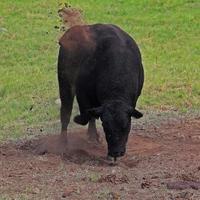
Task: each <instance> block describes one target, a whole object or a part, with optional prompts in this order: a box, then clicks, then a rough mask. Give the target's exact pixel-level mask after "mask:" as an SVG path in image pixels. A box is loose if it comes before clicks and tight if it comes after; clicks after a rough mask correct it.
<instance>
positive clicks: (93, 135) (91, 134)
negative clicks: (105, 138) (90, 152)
mask: <svg viewBox="0 0 200 200" xmlns="http://www.w3.org/2000/svg"><path fill="white" fill-rule="evenodd" d="M95 121H96V120H95V118H92V119H91V120H90V121H89V124H88V131H87V135H88V139H89V141H91V142H97V143H99V142H100V137H99V134H98V132H97V128H96V122H95Z"/></svg>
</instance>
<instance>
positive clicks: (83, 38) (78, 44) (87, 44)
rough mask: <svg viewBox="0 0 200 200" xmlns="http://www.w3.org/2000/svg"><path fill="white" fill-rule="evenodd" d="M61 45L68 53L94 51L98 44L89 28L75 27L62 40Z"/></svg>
mask: <svg viewBox="0 0 200 200" xmlns="http://www.w3.org/2000/svg"><path fill="white" fill-rule="evenodd" d="M59 44H60V45H62V46H63V47H64V48H65V49H67V50H68V51H75V50H78V49H80V48H81V49H85V50H90V49H94V48H95V45H96V43H95V42H94V39H93V37H92V33H91V31H90V29H89V27H88V26H74V27H72V28H71V29H69V30H68V31H67V32H65V34H64V35H63V36H62V37H61V38H60V40H59Z"/></svg>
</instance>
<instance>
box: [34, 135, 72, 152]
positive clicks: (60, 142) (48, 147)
mask: <svg viewBox="0 0 200 200" xmlns="http://www.w3.org/2000/svg"><path fill="white" fill-rule="evenodd" d="M67 150H68V149H67V139H66V137H63V136H62V135H53V136H48V137H44V138H42V139H41V140H40V141H39V143H38V145H37V146H36V148H35V151H34V153H35V154H37V155H44V154H46V153H52V154H57V155H63V154H65V153H67Z"/></svg>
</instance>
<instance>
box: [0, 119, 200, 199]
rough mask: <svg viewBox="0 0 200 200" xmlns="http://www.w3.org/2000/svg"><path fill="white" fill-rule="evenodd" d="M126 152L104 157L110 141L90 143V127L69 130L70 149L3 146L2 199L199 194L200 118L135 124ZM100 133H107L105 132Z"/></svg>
mask: <svg viewBox="0 0 200 200" xmlns="http://www.w3.org/2000/svg"><path fill="white" fill-rule="evenodd" d="M134 128H135V129H134V130H133V132H134V134H133V133H130V137H129V142H128V149H127V155H126V156H125V157H123V158H121V159H120V160H119V162H118V165H116V166H112V167H110V166H109V164H108V163H107V161H106V159H105V158H106V143H105V140H103V142H102V143H101V144H98V145H97V144H95V143H91V142H88V140H87V137H86V133H85V132H86V130H83V129H76V130H71V131H69V138H68V144H67V148H66V149H65V150H66V151H65V152H64V153H63V154H60V155H59V156H58V155H55V154H52V153H49V154H45V155H42V156H39V155H37V154H35V149H36V147H37V145H38V144H40V142H41V141H42V140H47V141H48V142H49V148H50V147H52V145H53V146H54V144H55V143H54V142H55V141H57V139H58V138H59V135H50V136H49V135H48V136H43V137H38V138H37V139H34V140H26V141H23V140H21V141H18V142H17V143H16V142H9V143H7V144H4V145H1V146H0V165H1V173H0V194H1V195H0V197H1V198H2V199H13V198H14V199H61V198H67V199H127V200H130V199H133V197H134V199H135V200H139V199H149V200H151V199H164V200H165V199H180V200H183V199H191V200H192V199H200V187H199V183H200V179H199V177H200V154H199V147H200V139H199V134H200V119H199V118H197V119H193V120H188V121H185V122H184V123H181V122H180V123H178V122H177V123H172V124H170V123H168V124H165V125H164V124H163V125H160V126H159V127H157V128H156V129H155V127H146V128H145V127H144V128H143V129H137V127H134ZM100 132H101V135H102V138H104V135H103V132H102V131H100Z"/></svg>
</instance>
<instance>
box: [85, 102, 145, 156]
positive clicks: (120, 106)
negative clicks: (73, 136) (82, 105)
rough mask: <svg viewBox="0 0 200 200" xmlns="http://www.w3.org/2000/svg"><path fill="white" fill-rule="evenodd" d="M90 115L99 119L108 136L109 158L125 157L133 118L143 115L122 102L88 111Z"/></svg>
mask: <svg viewBox="0 0 200 200" xmlns="http://www.w3.org/2000/svg"><path fill="white" fill-rule="evenodd" d="M88 113H89V115H91V116H92V117H95V118H99V117H100V119H101V121H102V126H103V129H104V132H105V135H106V141H107V144H108V156H112V157H114V158H117V157H120V156H123V155H124V154H125V152H126V143H127V139H128V134H129V132H130V128H131V117H135V118H140V117H142V116H143V115H142V113H140V112H139V111H137V110H135V109H133V108H132V107H131V106H129V105H128V104H126V103H124V102H122V101H113V102H111V103H107V104H104V105H103V106H100V107H97V108H93V109H90V110H88Z"/></svg>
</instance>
